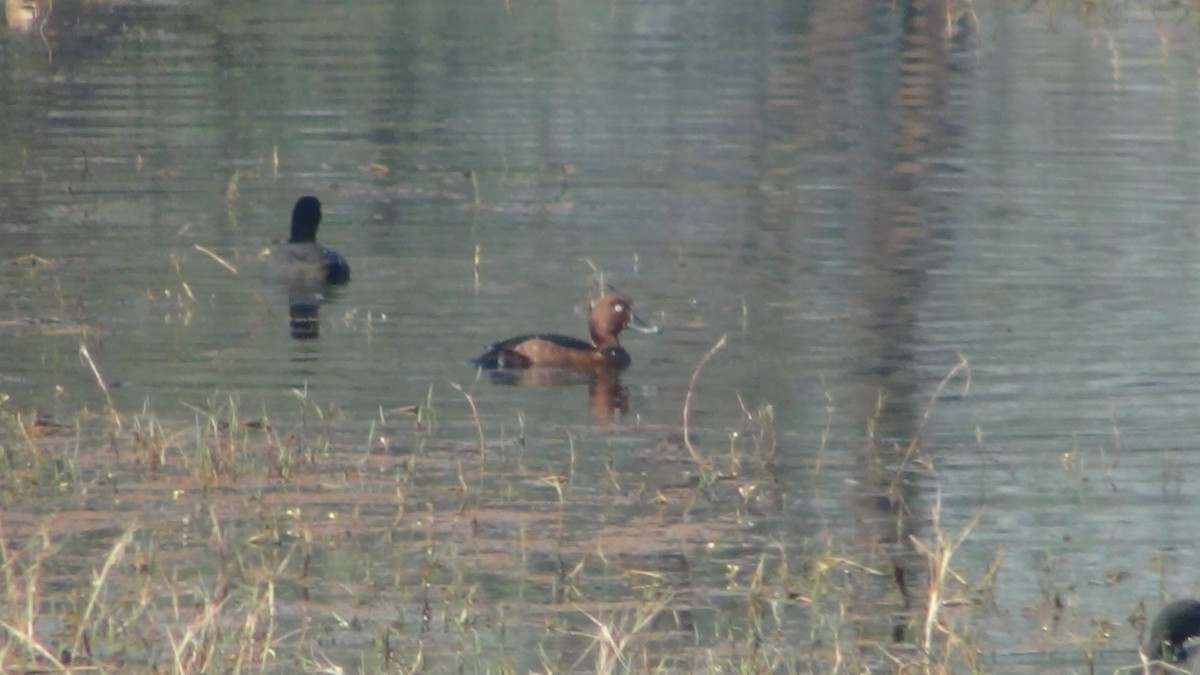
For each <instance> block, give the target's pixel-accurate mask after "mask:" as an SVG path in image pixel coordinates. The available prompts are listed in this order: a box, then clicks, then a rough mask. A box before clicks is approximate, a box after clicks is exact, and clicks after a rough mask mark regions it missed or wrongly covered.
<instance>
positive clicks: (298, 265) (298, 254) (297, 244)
mask: <svg viewBox="0 0 1200 675" xmlns="http://www.w3.org/2000/svg"><path fill="white" fill-rule="evenodd" d="M320 224H321V201H320V200H319V199H317V198H316V197H311V196H309V197H301V198H300V199H298V200H296V206H295V207H293V208H292V236H291V237H289V238H288V241H287V246H286V251H285V253H284V256H283V257H284V261H283V262H284V264H285V265H286V266H287V267H288V272H290V273H292V274H295V275H298V276H299V277H302V278H303V280H304V281H315V282H318V283H327V284H344V283H346V282H348V281H350V263H348V262H346V259H345V258H343V257H342V255H341V254H340V253H338V252H337V251H334V250H333V249H330V248H326V247H324V246H322V245H320V244H318V243H317V227H318V226H319V225H320Z"/></svg>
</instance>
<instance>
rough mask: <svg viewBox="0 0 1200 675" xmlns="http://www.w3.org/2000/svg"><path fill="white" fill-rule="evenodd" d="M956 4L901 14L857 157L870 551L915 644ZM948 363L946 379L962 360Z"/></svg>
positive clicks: (853, 243) (925, 4)
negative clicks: (929, 288)
mask: <svg viewBox="0 0 1200 675" xmlns="http://www.w3.org/2000/svg"><path fill="white" fill-rule="evenodd" d="M952 3H953V0H914V1H913V2H907V3H901V4H899V5H897V8H896V11H897V15H896V19H897V20H898V22H899V29H900V35H899V39H898V41H897V43H896V49H897V51H896V52H895V53H894V54H893V55H892V58H894V66H893V67H891V68H883V69H880V70H879V71H878V72H879V73H880V76H879V80H878V81H877V82H875V84H874V87H875V90H876V93H877V95H878V96H879V97H880V101H881V105H879V106H878V107H875V108H873V110H874V111H875V118H874V119H872V120H870V123H869V124H868V125H867V127H866V129H867V133H866V134H865V135H864V142H863V143H862V144H861V145H860V146H858V147H857V148H856V149H855V151H854V152H852V153H851V157H852V162H851V164H852V166H853V167H854V172H855V175H854V180H853V182H852V185H853V188H852V195H853V197H852V198H853V200H854V202H855V207H856V208H857V209H859V210H861V219H859V220H857V221H855V222H854V223H853V224H852V226H851V227H849V228H848V230H847V234H848V236H849V238H850V251H849V254H850V256H851V262H852V264H853V265H854V266H855V268H857V270H858V272H859V274H858V277H857V278H858V279H859V281H860V286H859V288H858V291H857V293H855V294H854V295H853V296H852V301H853V302H855V303H857V307H856V308H855V311H853V312H852V315H853V317H854V325H853V335H854V339H855V341H856V347H857V352H858V355H859V361H860V363H861V364H862V365H861V367H862V372H861V380H860V384H859V385H858V387H857V394H856V395H855V396H854V399H853V400H854V406H855V408H856V409H857V414H856V415H855V417H856V418H857V419H861V420H862V421H863V424H864V427H865V428H868V429H871V430H872V433H871V434H870V437H869V438H868V440H867V442H866V443H865V444H864V445H863V449H862V456H861V457H860V459H859V467H860V471H862V480H861V483H860V484H861V486H862V488H863V493H862V494H861V495H860V499H859V500H858V504H859V510H860V514H859V515H860V518H859V522H860V523H862V524H863V527H864V528H865V529H864V534H865V536H866V537H867V538H868V539H869V540H870V541H872V542H875V543H877V544H884V545H886V546H887V547H889V548H890V549H891V558H892V564H893V566H894V568H893V572H894V574H893V576H892V579H891V582H892V583H894V585H895V587H894V589H893V592H894V593H895V594H897V595H898V596H899V598H900V599H901V602H902V605H903V607H904V610H906V611H905V612H902V613H901V614H900V615H899V616H900V618H899V620H898V621H897V623H896V625H895V626H894V628H893V630H892V633H893V637H894V638H895V639H897V640H905V639H914V638H915V637H916V636H913V635H908V636H907V638H906V637H905V634H906V632H908V631H906V630H905V624H906V623H909V622H910V621H915V616H913V614H915V615H917V616H919V615H922V614H923V610H924V608H923V607H922V602H921V601H920V599H919V598H916V597H914V594H915V592H917V591H918V590H919V589H923V588H925V587H926V583H927V581H928V580H926V579H924V578H923V576H924V572H925V569H926V566H925V565H924V563H923V559H922V558H921V557H920V556H919V555H918V554H917V553H916V552H915V551H914V549H913V546H912V543H911V537H913V536H920V534H921V530H922V526H921V524H922V523H923V522H925V518H926V517H927V515H928V511H929V509H930V508H936V506H935V505H934V504H933V500H924V503H922V502H921V501H919V497H920V493H919V491H918V479H919V476H920V473H921V471H922V467H924V466H927V463H926V461H925V459H924V454H925V453H927V452H928V451H929V448H927V447H926V446H925V444H924V439H923V438H922V437H921V420H922V419H923V416H924V414H925V412H926V408H927V406H928V401H927V400H926V399H925V396H926V395H927V392H929V391H932V390H933V387H932V386H931V385H932V384H934V383H935V382H931V381H930V374H928V373H921V372H918V371H917V370H916V365H917V359H916V354H915V349H916V347H917V345H918V344H919V343H920V341H921V338H920V336H919V334H918V331H919V325H920V321H919V319H920V314H921V309H922V303H923V301H924V299H925V291H926V281H927V278H928V274H929V271H930V269H932V268H934V267H936V266H937V265H938V264H940V262H941V261H942V252H943V251H944V250H945V249H946V246H947V244H948V241H947V240H948V239H949V237H950V230H949V228H948V227H945V225H946V224H945V223H942V222H941V220H940V219H941V217H942V214H944V213H945V212H946V209H944V208H942V207H941V205H939V204H938V197H937V195H936V194H935V193H934V192H933V191H932V190H931V189H930V185H929V182H930V175H931V168H930V165H931V163H933V162H935V161H936V158H937V157H938V156H939V155H941V154H942V153H944V152H945V150H946V149H947V147H949V146H950V145H951V144H953V143H954V142H955V138H956V136H957V135H958V130H956V129H955V128H954V126H953V125H952V124H950V123H949V122H948V121H947V113H946V105H947V96H946V92H947V90H948V88H949V80H950V79H951V78H952V77H953V76H954V73H953V71H952V69H951V65H950V62H951V58H952V55H953V48H952V47H953V46H952V43H950V42H949V41H948V39H947V37H948V36H947V34H946V25H947V24H946V21H947V16H948V13H949V12H950V11H951V5H952ZM945 356H946V359H945V365H946V369H947V370H949V368H951V367H952V366H953V365H954V360H953V355H952V354H946V355H945ZM935 375H940V373H939V374H935ZM910 617H912V618H910Z"/></svg>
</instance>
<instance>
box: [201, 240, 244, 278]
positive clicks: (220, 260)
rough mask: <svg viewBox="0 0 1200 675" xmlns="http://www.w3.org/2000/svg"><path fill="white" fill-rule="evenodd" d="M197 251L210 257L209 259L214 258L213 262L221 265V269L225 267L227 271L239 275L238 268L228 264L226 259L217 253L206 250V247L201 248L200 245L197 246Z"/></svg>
mask: <svg viewBox="0 0 1200 675" xmlns="http://www.w3.org/2000/svg"><path fill="white" fill-rule="evenodd" d="M196 250H197V251H200V252H201V253H203V254H204V255H206V256H208V257H210V258H212V259H213V260H215V261H217V264H218V265H220V266H221V267H224V268H225V269H227V270H229V271H230V272H231V273H233V274H237V273H238V271H237V268H236V267H234V266H233V264H232V263H229V262H227V261H226V260H225V259H224V258H222V257H221V256H219V255H217V254H216V253H213V252H212V251H211V250H209V249H207V248H205V247H203V246H201V245H200V244H196Z"/></svg>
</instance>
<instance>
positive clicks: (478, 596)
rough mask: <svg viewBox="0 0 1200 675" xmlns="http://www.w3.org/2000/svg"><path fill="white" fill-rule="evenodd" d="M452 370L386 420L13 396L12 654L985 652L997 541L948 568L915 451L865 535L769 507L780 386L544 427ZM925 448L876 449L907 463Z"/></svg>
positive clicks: (233, 404) (340, 658) (280, 658)
mask: <svg viewBox="0 0 1200 675" xmlns="http://www.w3.org/2000/svg"><path fill="white" fill-rule="evenodd" d="M720 347H721V343H718V344H717V345H716V346H714V347H713V349H712V350H711V351H710V352H709V353H708V354H707V355H706V356H705V357H704V358H703V360H701V361H700V363H699V364H698V365H697V367H696V371H695V373H694V375H695V376H694V377H693V379H692V384H691V387H692V388H693V389H694V388H695V387H696V386H697V379H698V378H699V376H700V374H701V370H702V368H703V366H704V364H705V363H706V362H708V360H709V359H711V358H712V357H713V356H714V354H716V353H717V352H718V350H719V349H720ZM966 372H968V369H967V368H966V364H965V362H963V363H962V364H960V365H959V366H958V367H956V369H955V370H954V371H952V372H951V374H950V376H949V377H947V380H946V382H949V381H950V380H951V378H952V377H956V376H958V375H960V374H964V373H966ZM945 385H946V383H943V386H942V387H939V388H938V390H937V392H936V393H935V400H936V397H937V396H938V395H940V394H941V392H942V389H943V388H944V386H945ZM453 388H454V389H456V390H457V394H458V398H457V399H455V398H453V397H451V398H448V399H446V400H445V402H443V403H440V404H437V405H441V406H443V408H442V409H436V410H435V402H436V401H438V400H439V399H438V398H437V397H436V396H435V392H434V390H433V389H432V388H431V389H430V391H429V393H428V395H427V397H426V400H425V401H424V402H423V403H422V404H421V405H420V406H417V407H416V408H415V409H403V410H396V411H384V410H380V411H379V413H378V415H377V416H376V417H374V418H372V419H369V420H351V419H346V418H345V417H343V416H342V415H341V414H340V413H339V412H338V410H337V408H336V407H334V406H329V405H326V404H320V403H318V402H317V401H314V400H313V399H312V398H311V397H310V396H309V395H308V393H307V392H305V391H297V392H296V404H297V405H296V408H295V409H294V410H287V411H282V412H277V413H273V414H270V415H268V414H267V412H266V411H261V412H255V413H253V414H247V413H246V412H245V411H244V410H243V409H242V404H241V402H240V401H239V399H238V397H237V396H223V397H222V396H214V397H213V398H212V399H210V400H208V401H205V402H203V403H200V404H197V405H190V406H188V408H187V410H189V411H190V419H186V418H184V417H183V416H180V415H174V416H170V417H168V416H165V415H163V414H161V413H159V412H157V411H156V410H155V409H154V408H153V407H152V406H151V405H150V404H149V403H147V404H145V405H144V406H143V408H142V409H141V410H139V411H137V412H134V413H122V412H120V411H117V410H114V409H112V408H111V405H110V406H109V407H110V410H109V411H106V414H104V415H98V414H93V413H91V412H89V411H86V410H84V411H81V412H80V413H79V414H78V415H77V416H76V417H75V419H73V420H71V421H70V422H69V423H60V424H56V425H54V426H47V425H45V424H40V425H39V424H38V422H37V421H34V422H31V421H30V420H28V419H27V417H26V416H25V415H23V414H18V413H17V412H15V411H12V410H11V409H9V408H7V407H0V472H2V474H3V477H4V481H3V484H2V487H0V502H2V503H3V505H4V510H3V512H2V515H0V532H2V533H3V536H2V537H0V582H2V583H3V584H4V597H3V600H2V601H0V628H2V631H0V669H3V670H4V671H5V672H22V671H24V672H42V671H69V670H70V671H73V670H78V671H81V672H84V671H86V672H114V673H115V672H136V671H154V672H176V673H207V672H222V673H224V672H247V671H257V672H298V671H304V672H322V673H359V672H362V673H375V672H396V673H407V672H416V671H421V672H447V673H450V672H454V673H461V672H496V673H507V672H511V673H518V672H533V671H544V672H566V671H570V672H595V673H625V672H725V673H810V672H817V673H859V672H900V673H951V672H953V673H969V672H983V671H984V670H985V668H984V665H983V663H984V661H983V657H982V655H983V654H984V651H985V645H984V643H983V637H982V636H981V634H980V633H979V631H978V630H977V629H976V619H977V617H978V616H979V613H980V612H986V611H987V608H988V606H989V597H990V595H989V588H990V585H991V583H992V580H993V579H994V577H995V575H996V574H997V572H998V571H999V570H1000V568H1001V557H1000V556H999V554H998V553H997V554H995V555H994V557H993V564H992V565H991V566H990V567H989V569H988V570H986V572H985V573H984V574H983V576H982V577H981V578H979V579H976V580H971V579H968V578H966V577H965V576H964V575H963V573H962V572H961V571H959V570H958V569H956V567H955V565H954V561H955V554H956V553H957V552H958V551H960V550H961V548H962V547H963V546H965V545H967V542H968V541H969V535H970V533H971V530H972V527H973V525H974V523H973V522H970V523H968V524H967V525H966V526H965V527H962V528H961V529H960V530H959V531H957V532H951V531H949V530H947V529H944V528H943V525H942V521H941V509H942V507H941V502H940V498H939V499H938V500H937V501H935V502H934V503H933V504H932V505H931V506H930V507H929V512H928V513H913V512H912V511H911V508H910V506H909V505H908V504H907V503H905V501H904V495H905V493H906V488H905V486H904V485H901V482H903V481H904V480H908V479H905V478H903V477H901V476H899V475H897V476H895V477H893V479H891V480H893V481H894V484H893V486H892V488H893V489H891V490H890V497H889V499H894V502H889V504H892V507H890V508H888V509H884V510H878V509H876V510H873V511H871V513H872V514H873V516H872V517H874V518H878V519H882V521H885V522H886V521H887V520H888V519H890V520H891V524H890V525H888V526H887V527H888V528H890V529H891V531H892V532H893V533H894V536H889V537H885V538H883V539H882V540H879V541H878V542H876V543H875V544H872V545H867V546H864V545H863V543H862V542H861V541H857V540H850V541H847V540H843V539H840V538H839V537H838V536H835V534H834V530H832V529H830V528H827V527H820V526H813V527H808V526H805V527H795V526H786V525H785V526H784V527H781V528H774V527H764V526H763V523H764V522H771V523H777V524H778V523H781V522H782V523H785V524H786V523H787V522H788V518H794V517H795V516H789V515H788V510H789V507H788V505H787V501H788V499H787V497H785V495H784V494H783V489H782V488H781V486H780V484H779V477H778V473H779V471H780V468H779V457H780V454H781V444H783V443H793V442H795V441H794V439H790V438H789V439H781V438H780V435H779V434H778V432H777V431H776V429H775V426H774V425H775V419H774V411H773V408H772V407H771V406H770V405H766V404H764V405H758V406H752V405H749V404H747V403H746V402H745V401H743V400H741V399H740V397H739V398H738V399H737V410H739V411H740V412H739V414H738V417H739V419H740V422H738V423H737V424H736V425H735V428H734V429H732V430H725V431H721V430H718V429H713V428H696V427H695V426H694V421H693V420H692V419H690V418H689V415H688V409H687V406H685V410H684V415H683V418H682V423H681V426H680V427H677V428H657V429H656V428H650V427H647V426H642V425H636V426H632V427H623V426H621V425H620V424H617V425H613V426H603V427H601V426H598V427H588V428H575V429H567V430H561V429H559V430H550V431H543V430H538V429H531V428H529V427H528V426H527V423H526V420H525V418H524V416H522V415H520V414H518V415H517V418H516V420H515V422H512V421H507V420H496V419H494V418H490V417H488V412H487V411H485V410H481V409H480V408H479V406H478V403H477V401H476V400H475V399H474V397H473V395H472V393H471V390H470V389H468V388H463V387H459V386H457V385H454V387H453ZM689 400H690V397H689ZM932 407H933V403H932V402H931V403H930V409H931V410H932ZM511 429H516V430H517V431H516V433H513V432H512V431H511ZM675 439H680V440H675ZM827 442H828V434H822V435H821V441H820V443H821V445H822V448H824V446H825V444H826V443H827ZM919 445H920V441H919V440H917V439H914V440H913V442H912V444H910V445H906V446H905V447H901V448H895V449H893V450H887V449H886V448H883V447H874V448H873V449H872V450H871V452H873V453H876V454H883V453H891V455H890V457H891V459H890V460H888V461H890V463H892V464H894V465H896V466H899V467H902V468H901V469H900V470H899V471H897V474H899V473H901V472H903V473H905V475H909V472H910V470H909V468H908V467H911V466H912V465H916V464H921V463H922V462H925V464H928V460H923V459H921V451H920V447H919ZM531 448H536V449H537V451H536V452H535V451H531ZM555 448H559V450H557V451H556V450H555ZM810 454H812V453H810ZM822 454H823V450H822V452H821V453H816V455H817V456H821V455H822ZM885 463H887V462H885V461H883V459H882V458H881V459H880V465H881V466H882V465H883V464H885ZM820 470H821V469H820V466H819V465H818V466H816V467H815V471H816V472H817V473H816V474H815V475H814V476H813V478H814V479H816V478H817V477H818V476H819V472H820ZM886 529H887V528H885V530H886ZM783 532H794V535H791V534H788V535H781V533H783ZM889 542H890V543H889Z"/></svg>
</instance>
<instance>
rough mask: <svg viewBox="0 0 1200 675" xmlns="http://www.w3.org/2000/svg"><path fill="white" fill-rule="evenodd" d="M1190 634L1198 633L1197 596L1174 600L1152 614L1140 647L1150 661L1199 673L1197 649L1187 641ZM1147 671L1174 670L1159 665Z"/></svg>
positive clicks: (1198, 613) (1198, 609)
mask: <svg viewBox="0 0 1200 675" xmlns="http://www.w3.org/2000/svg"><path fill="white" fill-rule="evenodd" d="M1194 637H1200V600H1196V599H1193V598H1186V599H1184V600H1176V601H1174V602H1171V603H1168V604H1167V605H1166V606H1165V607H1163V608H1162V609H1161V610H1159V612H1158V616H1156V617H1154V623H1152V624H1150V634H1149V636H1148V637H1147V638H1146V644H1145V645H1144V646H1143V647H1142V651H1143V652H1145V654H1146V658H1149V659H1151V660H1152V661H1161V662H1163V663H1167V664H1170V665H1171V666H1174V667H1175V668H1177V669H1182V670H1183V671H1184V672H1189V673H1200V649H1197V648H1196V645H1188V644H1187V642H1188V640H1190V639H1191V638H1194ZM1151 672H1160V673H1163V672H1178V671H1171V670H1168V669H1165V668H1159V669H1158V670H1153V669H1152V670H1151Z"/></svg>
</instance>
